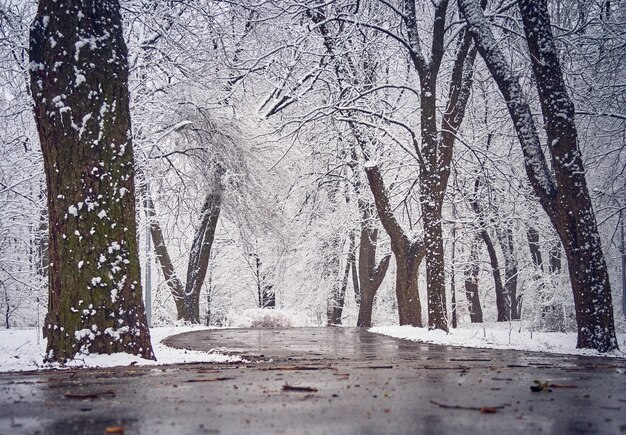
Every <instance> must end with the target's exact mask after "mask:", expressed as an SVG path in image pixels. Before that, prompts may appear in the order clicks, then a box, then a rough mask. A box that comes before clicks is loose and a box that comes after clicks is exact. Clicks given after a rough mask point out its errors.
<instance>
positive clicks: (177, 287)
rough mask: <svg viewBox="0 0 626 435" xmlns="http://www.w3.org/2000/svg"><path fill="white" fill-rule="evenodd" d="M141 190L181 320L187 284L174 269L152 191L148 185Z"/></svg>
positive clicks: (153, 236) (154, 240)
mask: <svg viewBox="0 0 626 435" xmlns="http://www.w3.org/2000/svg"><path fill="white" fill-rule="evenodd" d="M141 192H142V195H143V197H144V210H145V213H146V217H147V218H148V226H149V228H150V236H151V237H152V242H153V245H154V253H155V255H156V258H157V261H158V262H159V265H160V266H161V273H163V277H164V278H165V283H166V284H167V287H168V288H169V289H170V292H171V293H172V297H173V298H174V303H175V304H176V318H177V319H178V320H181V319H184V318H185V304H184V302H183V298H184V295H185V286H184V285H183V283H182V282H181V281H180V279H178V276H177V275H176V271H175V270H174V264H173V263H172V259H171V258H170V254H169V252H168V250H167V246H166V245H165V237H163V231H162V230H161V225H160V224H159V221H158V220H157V217H156V212H155V210H154V202H153V201H152V197H151V196H150V192H149V190H148V189H147V188H146V187H143V188H142V189H141Z"/></svg>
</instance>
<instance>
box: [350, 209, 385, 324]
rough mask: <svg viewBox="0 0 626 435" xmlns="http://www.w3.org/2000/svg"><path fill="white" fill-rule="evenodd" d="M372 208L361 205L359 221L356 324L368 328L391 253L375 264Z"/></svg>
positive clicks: (375, 237) (375, 235) (376, 232)
mask: <svg viewBox="0 0 626 435" xmlns="http://www.w3.org/2000/svg"><path fill="white" fill-rule="evenodd" d="M372 213H373V210H371V209H370V207H369V204H367V206H365V207H363V220H362V222H361V239H360V245H359V280H360V289H361V304H360V305H359V317H358V319H357V323H356V326H359V327H366V328H369V327H370V326H372V312H373V310H374V298H375V297H376V293H377V292H378V289H379V288H380V285H381V284H382V282H383V279H384V278H385V275H386V273H387V269H388V268H389V260H390V259H391V255H385V256H384V257H383V258H382V259H381V260H380V263H379V264H378V265H376V250H377V242H378V229H376V228H372V226H371V223H370V220H371V217H372Z"/></svg>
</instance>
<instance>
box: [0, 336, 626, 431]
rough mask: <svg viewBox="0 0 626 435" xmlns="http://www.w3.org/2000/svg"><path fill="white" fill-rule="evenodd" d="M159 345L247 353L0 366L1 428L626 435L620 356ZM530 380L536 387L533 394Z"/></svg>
mask: <svg viewBox="0 0 626 435" xmlns="http://www.w3.org/2000/svg"><path fill="white" fill-rule="evenodd" d="M165 342H166V344H168V345H170V346H173V347H181V348H187V349H195V350H211V349H215V350H219V351H221V352H226V353H231V354H236V355H241V356H242V357H243V358H245V359H246V361H247V362H244V363H236V364H221V365H220V364H188V365H173V366H158V367H130V368H114V369H92V370H84V369H83V370H71V371H56V372H50V371H48V372H39V373H35V372H34V373H12V374H0V434H3V435H4V434H7V435H8V434H22V433H24V434H35V433H38V434H55V435H56V434H64V435H71V434H104V433H106V432H105V431H106V429H107V428H109V430H111V428H116V427H119V428H123V429H124V432H123V433H125V434H146V435H153V434H176V435H178V434H203V433H207V434H241V433H250V434H269V433H280V434H384V433H388V434H463V435H468V434H481V435H483V434H507V435H508V434H516V433H519V434H522V433H523V434H526V435H527V434H535V433H537V434H568V433H572V434H582V433H590V434H591V433H597V434H613V433H614V434H626V412H625V411H626V362H625V361H624V360H623V359H611V358H591V357H577V356H566V355H553V354H538V353H528V352H518V351H499V350H484V349H470V348H457V347H446V346H438V345H429V344H422V343H415V342H410V341H404V340H399V339H394V338H390V337H385V336H381V335H377V334H372V333H370V332H367V331H366V330H361V329H356V328H293V329H220V330H205V331H196V332H190V333H185V334H180V335H176V336H173V337H170V338H168V339H167V340H165ZM535 380H538V381H540V382H542V383H544V386H545V388H544V391H540V392H532V391H531V388H530V387H531V386H535V384H534V381H535ZM119 430H121V429H119ZM118 433H122V432H118Z"/></svg>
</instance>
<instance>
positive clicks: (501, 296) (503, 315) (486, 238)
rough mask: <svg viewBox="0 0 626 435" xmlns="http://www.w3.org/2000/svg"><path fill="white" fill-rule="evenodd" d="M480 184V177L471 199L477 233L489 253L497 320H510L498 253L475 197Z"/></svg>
mask: <svg viewBox="0 0 626 435" xmlns="http://www.w3.org/2000/svg"><path fill="white" fill-rule="evenodd" d="M479 186H480V178H477V179H476V182H475V183H474V198H473V199H472V201H471V205H472V210H473V211H474V213H476V216H477V219H478V225H479V226H480V230H479V232H478V233H479V234H480V237H481V238H482V239H483V242H485V246H486V247H487V253H488V254H489V263H490V264H491V273H492V275H493V284H494V287H495V291H496V308H497V310H498V317H497V321H498V322H508V321H509V320H510V306H509V301H508V297H507V295H506V294H505V292H504V286H503V285H502V276H501V275H500V264H499V262H498V255H497V254H496V249H495V247H494V246H493V241H492V240H491V236H490V235H489V232H488V231H487V227H486V226H487V224H486V222H485V219H484V216H483V211H482V210H481V208H480V205H479V204H478V199H477V198H476V196H477V194H478V189H479Z"/></svg>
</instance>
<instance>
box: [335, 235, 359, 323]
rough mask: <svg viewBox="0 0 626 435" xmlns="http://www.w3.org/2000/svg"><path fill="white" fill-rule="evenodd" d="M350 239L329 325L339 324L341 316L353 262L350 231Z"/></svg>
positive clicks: (352, 239)
mask: <svg viewBox="0 0 626 435" xmlns="http://www.w3.org/2000/svg"><path fill="white" fill-rule="evenodd" d="M348 238H349V240H350V246H349V248H348V259H347V260H346V267H345V269H344V272H343V279H342V280H341V286H340V287H339V292H338V293H337V294H336V295H334V298H333V299H334V302H335V303H334V304H333V308H332V318H331V323H330V324H331V325H341V317H342V316H343V306H344V304H345V302H346V290H347V288H348V278H349V277H350V270H351V269H352V263H354V261H355V259H354V254H355V252H354V251H355V249H356V247H355V241H354V234H352V232H350V235H349V236H348Z"/></svg>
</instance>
